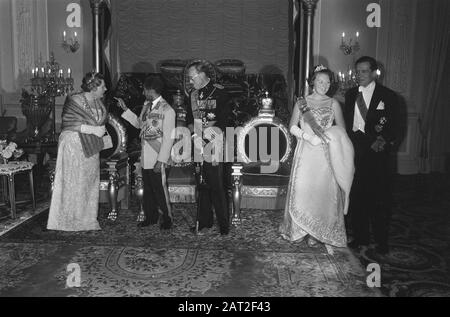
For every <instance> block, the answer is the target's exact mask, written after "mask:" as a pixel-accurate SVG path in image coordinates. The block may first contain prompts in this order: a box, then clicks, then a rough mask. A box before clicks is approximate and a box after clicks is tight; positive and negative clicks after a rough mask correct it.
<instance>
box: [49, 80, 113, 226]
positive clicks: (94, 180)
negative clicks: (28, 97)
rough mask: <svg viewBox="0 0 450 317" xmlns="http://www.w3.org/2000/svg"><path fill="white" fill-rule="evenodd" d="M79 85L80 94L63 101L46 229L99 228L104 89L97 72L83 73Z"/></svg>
mask: <svg viewBox="0 0 450 317" xmlns="http://www.w3.org/2000/svg"><path fill="white" fill-rule="evenodd" d="M81 88H82V89H83V92H82V93H79V94H74V95H72V96H68V97H67V98H66V102H65V103H64V108H63V114H62V132H61V135H60V136H59V142H58V155H57V158H56V171H55V178H54V183H53V193H52V198H51V204H50V211H49V216H48V222H47V229H50V230H62V231H84V230H100V225H99V223H98V221H97V214H98V203H99V184H100V160H99V153H100V151H101V150H102V149H103V147H104V143H103V136H104V134H105V132H106V130H105V122H106V120H107V111H106V109H105V107H104V105H103V103H102V102H101V100H100V98H102V97H103V95H104V93H105V91H106V87H105V81H104V78H103V76H102V75H101V74H99V73H95V72H90V73H87V74H86V76H85V77H84V78H83V81H82V85H81Z"/></svg>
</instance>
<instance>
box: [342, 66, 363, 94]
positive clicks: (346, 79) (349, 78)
mask: <svg viewBox="0 0 450 317" xmlns="http://www.w3.org/2000/svg"><path fill="white" fill-rule="evenodd" d="M338 83H339V88H340V89H342V90H344V91H346V90H347V89H350V88H352V87H355V86H357V85H358V81H357V79H356V74H355V72H354V71H352V70H351V69H350V70H349V71H348V72H347V73H341V72H339V74H338Z"/></svg>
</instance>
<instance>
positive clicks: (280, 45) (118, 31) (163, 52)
mask: <svg viewBox="0 0 450 317" xmlns="http://www.w3.org/2000/svg"><path fill="white" fill-rule="evenodd" d="M111 4H112V10H111V11H112V12H111V13H112V25H113V30H115V31H114V33H115V34H114V35H113V37H114V39H113V42H114V43H113V45H112V47H116V50H115V51H114V52H112V55H113V57H114V58H113V59H115V60H116V63H115V68H116V71H119V72H159V67H158V66H159V63H160V62H161V61H162V60H167V59H190V58H204V59H207V60H210V61H212V62H215V61H217V60H219V59H228V58H229V59H239V60H242V61H243V62H244V63H245V65H246V69H247V73H259V72H264V73H279V74H283V75H284V76H285V77H288V71H289V68H290V67H291V66H290V65H289V64H290V62H289V45H290V44H289V28H290V25H289V23H292V22H290V21H291V20H290V19H289V1H280V0H214V1H211V0H152V1H148V0H120V1H112V3H111ZM291 14H292V13H291Z"/></svg>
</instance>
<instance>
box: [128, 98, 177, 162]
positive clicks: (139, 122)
mask: <svg viewBox="0 0 450 317" xmlns="http://www.w3.org/2000/svg"><path fill="white" fill-rule="evenodd" d="M122 118H124V119H125V120H127V121H128V122H130V123H131V124H132V125H133V126H134V127H135V128H137V129H141V128H142V127H143V126H144V124H147V127H148V128H147V129H146V137H145V139H144V138H142V139H141V167H142V168H144V169H153V167H154V166H155V164H156V162H157V161H160V162H162V163H166V164H167V163H168V162H169V161H170V160H169V158H170V155H171V150H172V145H173V139H172V132H173V130H174V129H175V111H174V110H173V108H172V107H171V106H170V105H169V104H168V103H167V102H166V101H165V100H164V99H163V98H161V99H160V100H159V101H158V103H157V104H156V105H155V107H153V109H150V107H145V106H144V107H143V108H142V112H141V115H140V116H139V117H137V116H136V114H135V113H134V112H132V111H131V110H130V109H128V110H126V111H125V112H124V113H123V114H122ZM149 139H152V140H151V141H150V142H149V141H148V140H149ZM152 142H153V143H152ZM154 143H157V144H158V145H159V149H158V147H156V148H155V146H152V144H154Z"/></svg>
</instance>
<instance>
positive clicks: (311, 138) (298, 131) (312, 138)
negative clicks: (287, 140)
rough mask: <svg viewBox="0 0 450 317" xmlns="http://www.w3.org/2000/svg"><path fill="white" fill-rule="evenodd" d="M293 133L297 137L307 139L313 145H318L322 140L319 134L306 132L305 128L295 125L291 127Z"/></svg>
mask: <svg viewBox="0 0 450 317" xmlns="http://www.w3.org/2000/svg"><path fill="white" fill-rule="evenodd" d="M290 132H291V134H293V135H295V136H296V137H297V138H300V139H305V140H306V141H308V142H309V143H310V144H311V145H314V146H315V145H318V144H320V143H322V142H321V140H320V138H319V137H318V136H317V135H311V134H308V133H306V132H305V131H304V130H302V129H300V128H299V127H298V126H296V125H293V126H292V127H291V129H290Z"/></svg>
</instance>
